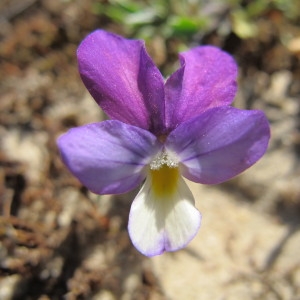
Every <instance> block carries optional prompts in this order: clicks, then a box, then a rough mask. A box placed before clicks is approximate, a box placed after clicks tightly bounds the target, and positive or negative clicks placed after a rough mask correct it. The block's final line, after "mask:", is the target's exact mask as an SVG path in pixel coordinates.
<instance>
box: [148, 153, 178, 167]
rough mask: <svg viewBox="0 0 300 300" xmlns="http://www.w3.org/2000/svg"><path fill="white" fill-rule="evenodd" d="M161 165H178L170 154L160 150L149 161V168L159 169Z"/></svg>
mask: <svg viewBox="0 0 300 300" xmlns="http://www.w3.org/2000/svg"><path fill="white" fill-rule="evenodd" d="M163 166H168V167H169V168H176V167H178V161H177V160H176V159H175V158H173V157H171V156H170V154H169V155H168V154H167V153H166V152H164V151H163V152H161V153H160V154H159V155H157V156H156V157H155V158H154V159H153V161H152V162H151V163H150V169H151V170H159V169H160V168H162V167H163Z"/></svg>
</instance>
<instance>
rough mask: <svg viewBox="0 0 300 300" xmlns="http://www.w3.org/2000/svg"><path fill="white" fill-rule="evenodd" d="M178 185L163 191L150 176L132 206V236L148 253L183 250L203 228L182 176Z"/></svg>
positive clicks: (130, 233)
mask: <svg viewBox="0 0 300 300" xmlns="http://www.w3.org/2000/svg"><path fill="white" fill-rule="evenodd" d="M175 184H176V189H175V190H173V191H172V192H170V193H160V192H157V191H156V190H155V187H153V182H152V179H151V176H150V175H148V176H147V179H146V181H145V183H144V185H143V187H142V189H141V190H140V192H139V194H138V195H137V196H136V198H135V199H134V201H133V203H132V205H131V209H130V215H129V223H128V231H129V235H130V238H131V241H132V243H133V244H134V246H135V247H136V248H137V249H138V250H139V251H140V252H141V253H142V254H144V255H146V256H155V255H159V254H162V253H163V252H164V251H176V250H178V249H181V248H183V247H185V246H186V245H187V244H188V243H189V242H190V241H191V240H192V239H193V238H194V236H195V235H196V234H197V232H198V230H199V227H200V223H201V215H200V213H199V211H198V210H197V209H196V208H195V206H194V198H193V195H192V193H191V191H190V190H189V188H188V186H187V185H186V183H185V182H184V180H183V178H182V177H181V176H179V178H178V181H177V182H176V183H175Z"/></svg>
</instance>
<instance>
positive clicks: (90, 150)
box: [58, 120, 160, 194]
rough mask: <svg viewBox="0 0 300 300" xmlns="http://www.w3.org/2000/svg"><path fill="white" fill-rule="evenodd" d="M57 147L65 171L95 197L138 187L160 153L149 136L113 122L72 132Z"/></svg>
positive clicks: (133, 128) (155, 143)
mask: <svg viewBox="0 0 300 300" xmlns="http://www.w3.org/2000/svg"><path fill="white" fill-rule="evenodd" d="M58 147H59V149H60V152H61V156H62V159H63V161H64V163H65V164H66V165H67V167H68V168H69V170H70V171H71V172H72V173H73V174H74V175H75V176H76V177H77V178H78V179H79V180H80V181H81V182H82V184H83V185H85V186H86V187H87V188H88V189H90V190H91V191H92V192H94V193H97V194H119V193H124V192H127V191H129V190H131V189H133V188H135V187H136V186H138V185H139V184H140V183H141V182H142V180H143V179H144V178H145V176H146V175H145V170H144V169H145V165H146V164H148V163H149V162H150V161H151V158H152V157H153V156H154V155H155V154H156V153H157V152H158V151H159V149H160V146H159V143H158V142H157V139H156V137H155V136H154V135H152V134H151V133H150V132H148V131H145V130H143V129H141V128H138V127H134V126H131V125H127V124H125V123H122V122H119V121H116V120H110V121H104V122H101V123H94V124H89V125H85V126H82V127H77V128H73V129H71V130H69V131H68V132H67V133H66V134H64V135H62V136H61V137H60V138H59V139H58Z"/></svg>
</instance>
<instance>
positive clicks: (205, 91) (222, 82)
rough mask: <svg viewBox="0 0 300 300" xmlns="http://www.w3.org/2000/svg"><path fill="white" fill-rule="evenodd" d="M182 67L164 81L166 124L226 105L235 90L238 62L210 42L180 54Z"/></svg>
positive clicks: (183, 120)
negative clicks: (210, 44)
mask: <svg viewBox="0 0 300 300" xmlns="http://www.w3.org/2000/svg"><path fill="white" fill-rule="evenodd" d="M180 62H181V68H180V69H179V70H177V71H176V72H175V73H173V74H172V75H171V76H170V78H169V79H168V80H167V82H166V85H165V93H166V105H167V106H166V124H167V127H168V129H169V130H172V129H174V128H176V127H177V126H178V125H179V124H180V123H182V122H185V121H187V120H189V119H191V118H193V117H195V116H197V115H199V114H200V113H203V112H204V111H206V110H207V109H209V108H212V107H216V106H223V105H228V104H230V103H231V102H232V101H233V98H234V96H235V93H236V90H237V83H236V78H237V65H236V63H235V61H234V60H233V58H232V57H231V56H230V55H229V54H227V53H226V52H223V51H222V50H220V49H218V48H216V47H213V46H201V47H196V48H194V49H191V50H189V51H186V52H183V53H182V54H181V55H180Z"/></svg>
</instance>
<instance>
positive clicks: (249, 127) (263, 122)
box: [58, 30, 270, 256]
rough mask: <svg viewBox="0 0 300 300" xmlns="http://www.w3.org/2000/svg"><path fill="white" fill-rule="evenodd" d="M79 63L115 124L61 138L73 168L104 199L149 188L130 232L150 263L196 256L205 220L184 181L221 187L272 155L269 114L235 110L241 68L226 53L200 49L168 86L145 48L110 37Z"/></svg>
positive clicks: (96, 39) (94, 37) (96, 40)
mask: <svg viewBox="0 0 300 300" xmlns="http://www.w3.org/2000/svg"><path fill="white" fill-rule="evenodd" d="M77 55H78V63H79V71H80V75H81V77H82V80H83V82H84V84H85V85H86V87H87V89H88V90H89V91H90V93H91V94H92V96H93V97H94V98H95V100H96V102H97V103H98V104H99V106H101V108H102V109H103V110H104V112H105V113H106V114H107V115H108V116H109V117H110V118H111V119H112V120H108V121H103V122H100V123H94V124H88V125H85V126H81V127H77V128H73V129H71V130H69V131H68V132H67V133H66V134H64V135H63V136H61V137H60V138H59V140H58V146H59V149H60V152H61V156H62V159H63V161H64V163H65V164H66V166H67V167H68V169H69V170H70V171H71V172H72V173H73V174H74V175H75V176H76V177H77V178H78V179H79V180H80V181H81V182H82V184H83V185H85V186H86V187H87V188H88V189H90V190H91V191H92V192H94V193H96V194H120V193H125V192H128V191H130V190H132V189H134V188H136V187H138V186H139V185H141V184H143V186H142V188H141V190H140V192H139V193H138V195H137V196H136V197H135V199H134V201H133V203H132V206H131V210H130V215H129V224H128V231H129V235H130V238H131V241H132V243H133V244H134V246H135V247H136V248H137V249H138V250H139V251H140V252H141V253H143V254H144V255H147V256H154V255H158V254H161V253H163V252H164V251H175V250H178V249H180V248H182V247H184V246H186V245H187V244H188V243H189V242H190V241H191V240H192V239H193V237H194V236H195V235H196V233H197V231H198V229H199V227H200V221H201V215H200V213H199V211H198V210H197V209H196V208H195V206H194V198H193V195H192V193H191V192H190V190H189V188H188V186H187V184H186V183H185V181H184V180H183V177H185V178H187V179H189V180H191V181H194V182H198V183H203V184H216V183H221V182H223V181H226V180H228V179H230V178H232V177H234V176H236V175H237V174H239V173H241V172H242V171H244V170H245V169H247V168H249V167H250V166H251V165H253V164H254V163H255V162H256V161H257V160H258V159H259V158H261V156H262V155H263V154H264V153H265V151H266V149H267V145H268V140H269V137H270V131H269V125H268V121H267V119H266V117H265V115H264V114H263V112H261V111H257V110H252V111H247V110H240V109H237V108H233V107H231V106H230V104H231V102H232V101H233V98H234V96H235V93H236V89H237V84H236V77H237V66H236V63H235V62H234V60H233V59H232V57H231V56H229V55H228V54H226V53H225V52H223V51H221V50H219V49H218V48H215V47H212V46H203V47H196V48H194V49H191V50H189V51H187V52H184V53H182V54H181V55H180V63H181V67H180V68H179V69H178V70H177V71H176V72H175V73H174V74H172V75H171V76H170V77H169V78H168V79H167V80H166V81H164V79H163V77H162V75H161V73H160V72H159V70H158V69H157V67H156V66H155V65H154V63H153V61H152V60H151V58H150V57H149V55H148V54H147V52H146V50H145V46H144V43H143V42H142V41H139V40H127V39H124V38H122V37H120V36H117V35H114V34H111V33H108V32H105V31H102V30H98V31H95V32H93V33H91V34H90V35H89V36H87V37H86V38H85V39H84V40H83V42H82V43H81V45H80V46H79V49H78V52H77ZM182 176H183V177H182ZM144 180H145V182H144V183H143V181H144Z"/></svg>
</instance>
